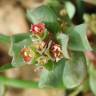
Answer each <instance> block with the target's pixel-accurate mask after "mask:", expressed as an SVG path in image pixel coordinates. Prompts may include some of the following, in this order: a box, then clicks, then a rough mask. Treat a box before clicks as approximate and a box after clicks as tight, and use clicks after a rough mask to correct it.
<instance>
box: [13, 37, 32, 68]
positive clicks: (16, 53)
mask: <svg viewBox="0 0 96 96" xmlns="http://www.w3.org/2000/svg"><path fill="white" fill-rule="evenodd" d="M31 43H32V41H31V38H29V39H25V40H23V41H21V42H19V43H14V44H13V46H12V50H11V55H12V56H13V59H12V62H11V64H12V65H13V66H14V67H19V66H22V65H24V64H26V62H24V60H23V58H22V56H21V55H20V52H21V49H22V48H24V47H27V46H29V45H30V44H31Z"/></svg>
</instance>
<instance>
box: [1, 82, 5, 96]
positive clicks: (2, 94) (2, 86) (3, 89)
mask: <svg viewBox="0 0 96 96" xmlns="http://www.w3.org/2000/svg"><path fill="white" fill-rule="evenodd" d="M4 91H5V88H4V85H3V84H2V83H1V82H0V96H4Z"/></svg>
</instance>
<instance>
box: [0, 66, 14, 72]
mask: <svg viewBox="0 0 96 96" xmlns="http://www.w3.org/2000/svg"><path fill="white" fill-rule="evenodd" d="M10 68H14V67H13V66H12V64H5V65H3V66H1V67H0V72H3V71H6V70H8V69H10Z"/></svg>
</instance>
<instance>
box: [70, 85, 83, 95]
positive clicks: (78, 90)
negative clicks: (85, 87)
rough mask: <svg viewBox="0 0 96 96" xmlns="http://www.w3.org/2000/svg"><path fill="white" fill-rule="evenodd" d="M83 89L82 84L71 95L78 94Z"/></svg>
mask: <svg viewBox="0 0 96 96" xmlns="http://www.w3.org/2000/svg"><path fill="white" fill-rule="evenodd" d="M81 91H82V86H80V87H78V88H77V89H76V90H75V91H74V92H73V93H71V94H70V95H69V96H77V95H78V94H79V93H80V92H81Z"/></svg>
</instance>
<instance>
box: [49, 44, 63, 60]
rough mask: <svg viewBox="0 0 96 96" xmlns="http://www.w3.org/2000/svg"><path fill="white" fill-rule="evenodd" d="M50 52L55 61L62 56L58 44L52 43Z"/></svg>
mask: <svg viewBox="0 0 96 96" xmlns="http://www.w3.org/2000/svg"><path fill="white" fill-rule="evenodd" d="M50 52H51V55H52V57H53V58H54V59H55V60H56V62H58V61H59V60H61V59H62V58H63V53H62V50H61V47H60V45H58V44H55V43H53V44H52V46H51V50H50Z"/></svg>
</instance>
